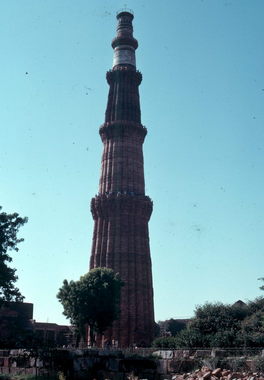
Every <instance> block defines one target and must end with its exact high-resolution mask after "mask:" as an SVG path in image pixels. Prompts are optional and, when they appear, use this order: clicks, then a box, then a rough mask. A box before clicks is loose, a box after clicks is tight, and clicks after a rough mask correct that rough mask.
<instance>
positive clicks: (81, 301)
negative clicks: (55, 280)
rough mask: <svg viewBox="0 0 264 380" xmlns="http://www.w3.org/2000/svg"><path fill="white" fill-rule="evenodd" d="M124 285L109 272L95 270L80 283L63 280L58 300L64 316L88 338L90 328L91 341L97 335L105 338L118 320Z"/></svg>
mask: <svg viewBox="0 0 264 380" xmlns="http://www.w3.org/2000/svg"><path fill="white" fill-rule="evenodd" d="M122 286H123V282H122V281H121V279H120V277H119V275H118V274H116V273H114V271H113V270H112V269H109V268H95V269H92V270H91V271H90V272H88V273H87V274H86V275H84V276H82V277H81V278H80V280H79V281H70V282H68V281H67V280H64V282H63V286H62V287H61V288H60V289H59V292H58V294H57V298H58V299H59V301H60V302H61V303H62V305H63V307H64V312H63V314H64V315H65V316H66V317H67V318H69V319H70V321H71V323H72V324H74V325H75V326H76V328H77V330H78V332H79V334H80V337H81V338H84V337H85V326H86V325H88V326H89V328H90V341H91V344H92V345H93V344H94V333H95V332H98V333H100V334H102V333H103V332H104V331H105V330H106V329H107V328H108V327H110V326H111V325H112V323H113V321H114V320H116V319H117V318H118V316H119V312H120V310H119V305H120V293H121V287H122Z"/></svg>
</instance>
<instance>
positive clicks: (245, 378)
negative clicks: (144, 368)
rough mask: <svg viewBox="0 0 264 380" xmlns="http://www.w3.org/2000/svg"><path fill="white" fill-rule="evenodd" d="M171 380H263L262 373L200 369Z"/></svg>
mask: <svg viewBox="0 0 264 380" xmlns="http://www.w3.org/2000/svg"><path fill="white" fill-rule="evenodd" d="M172 380H264V373H263V372H249V371H247V372H234V371H231V370H227V369H222V368H216V369H214V370H211V369H209V368H208V367H202V368H201V369H197V370H196V371H194V372H191V373H184V374H183V375H174V376H172Z"/></svg>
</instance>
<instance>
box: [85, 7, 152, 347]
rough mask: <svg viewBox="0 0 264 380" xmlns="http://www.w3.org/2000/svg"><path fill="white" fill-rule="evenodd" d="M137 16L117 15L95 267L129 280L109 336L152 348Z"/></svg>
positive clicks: (96, 202)
mask: <svg viewBox="0 0 264 380" xmlns="http://www.w3.org/2000/svg"><path fill="white" fill-rule="evenodd" d="M133 18H134V17H133V14H132V13H131V12H130V11H127V10H125V11H121V12H119V13H118V14H117V20H118V25H117V36H116V37H115V38H114V39H113V41H112V47H113V49H114V60H113V67H112V70H110V71H108V72H107V74H106V79H107V82H108V84H109V87H110V88H109V95H108V102H107V107H106V112H105V122H104V124H103V125H102V126H101V127H100V132H99V133H100V136H101V139H102V142H103V145H104V150H103V156H102V167H101V178H100V184H99V193H98V195H97V196H95V198H93V199H92V201H91V212H92V215H93V219H94V233H93V244H92V253H91V259H90V269H92V268H96V267H108V268H112V269H113V270H114V271H115V272H118V273H119V274H120V276H121V278H122V280H123V281H124V283H125V286H124V287H123V290H122V294H121V314H120V319H119V320H118V321H116V322H115V323H114V325H113V328H112V329H110V330H109V331H108V332H107V333H106V336H107V338H108V339H109V340H111V341H113V340H114V341H115V342H118V346H119V347H128V346H132V345H138V346H139V345H141V346H148V345H149V344H150V343H151V340H152V339H153V329H154V308H153V288H152V272H151V258H150V249H149V232H148V221H149V218H150V216H151V213H152V201H151V199H150V198H149V197H148V196H146V195H145V183H144V168H143V152H142V144H143V142H144V138H145V136H146V134H147V130H146V128H145V127H143V125H142V124H141V115H140V102H139V91H138V86H139V85H140V83H141V80H142V75H141V73H140V72H139V71H137V70H136V59H135V50H136V49H137V47H138V42H137V40H136V39H135V38H134V37H133V26H132V20H133Z"/></svg>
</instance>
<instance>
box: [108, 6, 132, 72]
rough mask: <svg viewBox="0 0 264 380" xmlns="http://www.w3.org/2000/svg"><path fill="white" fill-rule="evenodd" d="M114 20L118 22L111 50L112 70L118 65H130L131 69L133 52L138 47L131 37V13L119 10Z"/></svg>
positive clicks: (126, 10)
mask: <svg viewBox="0 0 264 380" xmlns="http://www.w3.org/2000/svg"><path fill="white" fill-rule="evenodd" d="M116 18H117V20H118V24H117V28H116V33H117V35H116V37H115V38H114V39H113V41H112V48H113V49H114V59H113V68H115V67H116V66H118V65H130V67H131V68H132V67H134V68H135V67H136V55H135V50H136V49H137V47H138V42H137V40H136V39H135V38H134V37H133V25H132V21H133V18H134V15H133V12H132V11H131V10H128V9H125V10H121V11H119V12H117V15H116Z"/></svg>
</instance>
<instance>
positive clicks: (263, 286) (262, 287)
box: [258, 277, 264, 290]
mask: <svg viewBox="0 0 264 380" xmlns="http://www.w3.org/2000/svg"><path fill="white" fill-rule="evenodd" d="M258 280H260V281H264V277H260V278H259V279H258ZM259 289H261V290H264V285H262V286H260V287H259Z"/></svg>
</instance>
